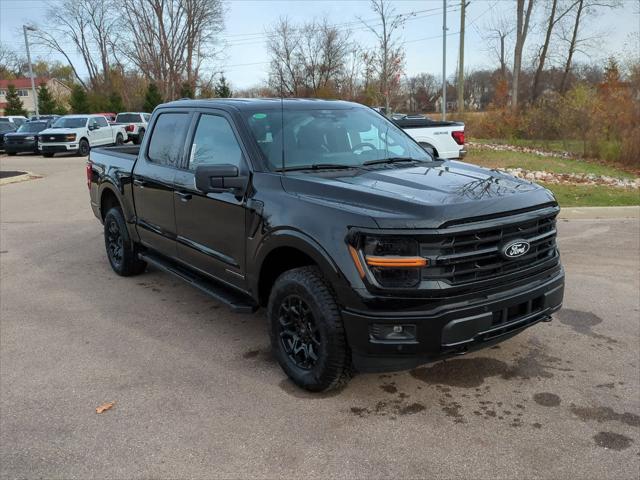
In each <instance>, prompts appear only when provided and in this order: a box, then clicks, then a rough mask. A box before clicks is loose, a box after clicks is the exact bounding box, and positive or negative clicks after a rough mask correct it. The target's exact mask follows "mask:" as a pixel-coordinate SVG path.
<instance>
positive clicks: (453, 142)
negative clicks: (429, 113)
mask: <svg viewBox="0 0 640 480" xmlns="http://www.w3.org/2000/svg"><path fill="white" fill-rule="evenodd" d="M393 121H394V122H395V123H396V124H397V125H398V126H399V127H400V128H402V129H403V130H404V131H405V132H407V133H408V134H409V135H410V136H411V137H412V138H413V139H414V140H415V141H416V142H418V143H419V144H420V145H422V148H424V149H425V150H426V151H427V152H429V153H430V154H431V155H433V156H434V157H437V158H443V159H448V160H455V159H461V158H463V157H464V156H465V155H466V153H467V151H466V150H465V149H464V123H461V122H437V121H434V120H431V119H429V118H427V117H421V118H420V117H414V118H411V117H404V118H393Z"/></svg>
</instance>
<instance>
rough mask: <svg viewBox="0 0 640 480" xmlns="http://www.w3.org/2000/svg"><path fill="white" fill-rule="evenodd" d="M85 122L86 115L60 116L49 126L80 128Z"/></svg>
mask: <svg viewBox="0 0 640 480" xmlns="http://www.w3.org/2000/svg"><path fill="white" fill-rule="evenodd" d="M86 124H87V117H62V118H59V119H58V120H57V121H56V123H54V124H53V127H51V128H82V127H84V126H85V125H86Z"/></svg>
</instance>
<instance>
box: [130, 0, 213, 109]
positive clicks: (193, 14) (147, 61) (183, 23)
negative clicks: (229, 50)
mask: <svg viewBox="0 0 640 480" xmlns="http://www.w3.org/2000/svg"><path fill="white" fill-rule="evenodd" d="M119 3H120V7H121V8H122V10H123V11H125V12H126V15H125V16H124V18H123V20H122V23H123V34H124V35H125V36H126V37H127V38H128V39H129V41H127V42H122V43H121V44H120V46H119V47H120V52H121V53H122V54H123V55H124V56H125V57H126V58H127V59H128V60H129V61H130V62H131V63H132V64H133V65H134V66H135V67H136V68H138V69H139V70H140V71H142V72H143V74H144V75H145V76H146V77H147V78H149V79H152V80H154V81H156V82H157V83H159V84H160V85H161V87H162V93H163V96H164V98H166V99H171V98H175V97H176V95H177V94H178V93H179V92H180V88H181V85H182V84H183V82H187V83H188V84H189V85H190V87H191V88H192V89H195V84H196V82H197V79H198V77H199V71H200V68H201V66H202V64H203V62H204V61H205V60H207V59H210V58H214V57H215V55H216V54H217V50H216V45H217V43H216V42H217V39H218V34H219V33H220V32H222V30H223V28H224V22H223V15H224V9H223V4H222V0H119Z"/></svg>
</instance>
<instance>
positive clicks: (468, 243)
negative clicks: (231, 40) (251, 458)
mask: <svg viewBox="0 0 640 480" xmlns="http://www.w3.org/2000/svg"><path fill="white" fill-rule="evenodd" d="M87 184H88V187H89V191H90V198H91V207H92V209H93V212H94V213H95V215H96V216H97V217H98V219H99V220H100V221H101V222H102V224H103V225H104V242H105V247H106V253H107V258H108V261H109V263H110V264H111V267H112V268H113V270H114V271H115V272H116V273H117V274H119V275H124V276H127V275H135V274H140V273H142V272H143V271H144V270H145V268H146V266H147V265H153V266H154V267H156V268H159V269H161V270H163V271H166V272H169V273H171V274H173V275H176V276H178V277H180V278H182V279H183V280H186V281H187V282H189V283H191V284H192V285H193V286H195V287H197V288H199V289H200V290H201V291H203V292H205V293H206V294H208V295H210V296H212V297H213V298H215V299H217V300H218V301H221V302H224V303H226V304H227V305H229V306H230V307H231V308H232V309H233V310H235V311H238V312H253V311H254V310H256V309H257V308H259V307H261V306H262V307H265V308H266V313H267V317H268V321H269V332H270V339H271V345H272V349H273V352H274V355H275V357H276V358H277V360H278V362H279V364H280V365H281V367H282V368H283V369H284V371H285V372H286V373H287V374H288V375H289V377H290V378H291V379H292V380H293V381H294V382H295V383H296V384H297V385H299V386H300V387H302V388H305V389H308V390H311V391H322V390H327V389H331V388H335V387H337V386H339V385H341V384H343V383H344V382H345V381H346V380H347V379H348V378H349V376H350V373H351V372H352V371H354V370H356V371H383V370H387V371H389V370H399V369H408V368H413V367H415V366H417V365H420V364H423V363H426V362H428V361H431V360H433V359H437V358H442V357H446V356H449V355H456V354H463V353H465V352H468V351H471V350H474V349H477V348H481V347H486V346H489V345H493V344H495V343H497V342H500V341H503V340H505V339H507V338H509V337H511V336H513V335H515V334H517V333H518V332H521V331H522V330H524V329H526V328H528V327H531V326H532V325H534V324H537V323H539V322H546V321H549V320H550V319H551V314H552V313H553V312H555V311H557V310H558V309H559V308H560V307H561V304H562V298H563V291H564V271H563V268H562V265H561V263H560V257H559V253H558V249H557V245H556V216H557V214H558V211H559V208H558V204H557V202H556V200H555V199H554V197H553V195H552V194H551V193H550V192H549V191H548V190H546V189H545V188H543V187H541V186H539V185H536V184H533V183H530V182H528V181H524V180H520V179H517V178H514V177H512V176H509V175H506V174H503V173H500V172H497V171H492V170H487V169H484V168H479V167H476V166H473V165H468V164H465V163H461V162H457V161H447V160H441V159H435V158H433V157H431V156H430V155H429V154H428V153H427V152H425V150H424V149H422V148H421V147H420V146H419V145H418V144H417V143H416V142H415V141H414V140H413V139H411V137H409V136H408V135H407V134H406V133H404V132H403V131H402V130H401V129H400V128H398V127H397V126H396V125H395V124H394V123H392V122H391V121H390V120H388V119H386V118H385V117H383V116H381V115H380V114H378V113H376V112H374V111H372V110H371V109H370V108H367V107H364V106H361V105H358V104H355V103H349V102H341V101H326V100H298V99H285V100H280V99H246V100H243V99H218V100H180V101H175V102H171V103H167V104H164V105H160V106H159V107H157V108H156V109H155V111H154V112H153V115H152V118H151V121H150V123H149V130H148V132H147V134H146V135H145V136H144V139H143V141H142V144H141V146H139V147H138V146H121V147H113V148H104V149H96V150H92V152H91V154H90V159H89V162H88V164H87Z"/></svg>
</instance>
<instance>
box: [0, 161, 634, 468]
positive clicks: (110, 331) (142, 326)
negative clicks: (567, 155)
mask: <svg viewBox="0 0 640 480" xmlns="http://www.w3.org/2000/svg"><path fill="white" fill-rule="evenodd" d="M84 163H85V160H84V159H83V158H79V157H55V158H52V159H44V158H41V157H36V156H19V157H12V158H8V157H6V156H3V157H1V158H0V168H1V169H2V170H11V171H24V172H32V173H34V174H36V175H40V176H42V178H38V179H33V180H29V181H25V182H20V183H13V184H9V185H3V186H2V187H0V228H1V230H0V232H1V233H0V236H1V237H0V268H1V277H0V279H1V281H0V316H1V324H0V375H1V376H0V381H1V384H0V387H1V389H0V408H1V418H0V431H1V432H2V442H1V445H0V474H1V476H2V477H3V478H15V477H28V478H32V477H64V478H86V477H89V476H93V477H101V478H102V477H109V478H140V477H145V478H148V477H202V478H211V477H222V478H246V477H263V478H274V477H279V476H288V477H296V478H297V477H303V476H308V477H322V478H326V477H347V476H351V477H354V476H355V477H358V478H363V477H374V478H379V477H397V478H407V477H418V476H419V477H446V478H452V477H475V478H494V477H527V478H532V477H541V478H567V477H572V476H578V477H588V478H603V477H609V478H635V477H636V476H637V474H638V471H639V469H640V358H639V355H640V353H639V347H638V345H639V342H640V298H639V295H638V291H639V289H640V278H639V275H638V272H639V271H640V244H639V241H640V240H639V231H640V223H639V221H638V219H637V218H636V219H599V220H589V219H577V220H567V221H560V222H559V228H560V246H561V249H562V255H563V261H564V264H565V266H566V269H567V290H566V298H565V309H564V310H563V311H562V312H561V313H559V314H557V315H556V318H555V320H554V321H553V322H552V323H550V324H541V325H537V326H534V327H533V328H532V329H530V330H528V331H526V332H525V333H523V334H521V335H519V336H517V337H515V338H514V339H511V340H509V341H507V342H505V343H503V344H501V345H499V346H498V347H494V348H493V349H490V350H485V351H480V352H477V353H474V354H470V355H468V356H464V357H460V358H454V359H452V360H448V361H446V362H438V363H435V364H432V365H427V366H425V367H421V368H419V369H416V370H414V371H412V372H403V373H398V374H369V375H359V376H357V377H356V378H355V379H354V380H353V381H352V382H351V383H350V384H349V385H348V386H347V388H346V389H345V390H343V391H340V392H332V393H331V394H329V395H313V394H308V393H305V392H303V391H301V390H298V389H297V388H295V387H294V386H293V385H292V384H291V383H290V382H289V381H288V380H286V377H285V375H284V373H283V372H282V371H281V370H280V368H279V367H278V365H277V364H275V363H274V361H273V359H272V357H271V355H270V352H269V346H268V339H267V332H266V322H265V319H264V315H263V313H262V312H258V313H257V314H255V315H244V316H243V315H237V314H232V313H230V312H229V311H227V310H226V309H225V308H224V307H221V306H219V305H218V304H216V303H215V302H213V301H211V300H210V299H209V298H208V297H205V296H204V295H202V294H200V293H199V292H198V291H196V290H195V289H192V288H190V287H189V286H187V285H185V284H182V283H180V281H179V280H176V279H174V278H172V277H170V276H168V275H166V274H163V273H161V272H159V271H157V270H153V269H150V270H149V271H148V272H147V273H145V274H143V275H141V276H138V277H131V278H120V277H117V276H116V275H115V274H114V273H113V272H112V271H111V269H110V268H109V266H108V263H107V261H106V258H105V254H104V246H103V241H102V232H101V226H100V224H99V223H98V222H97V221H96V219H95V218H94V217H93V214H92V213H91V210H90V207H89V202H88V192H87V188H86V184H85V176H84V175H85V172H84ZM109 401H114V402H115V407H114V408H113V409H111V410H109V411H107V412H105V413H103V414H101V415H97V414H96V413H95V408H96V407H97V406H99V405H100V404H102V403H104V402H109Z"/></svg>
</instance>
